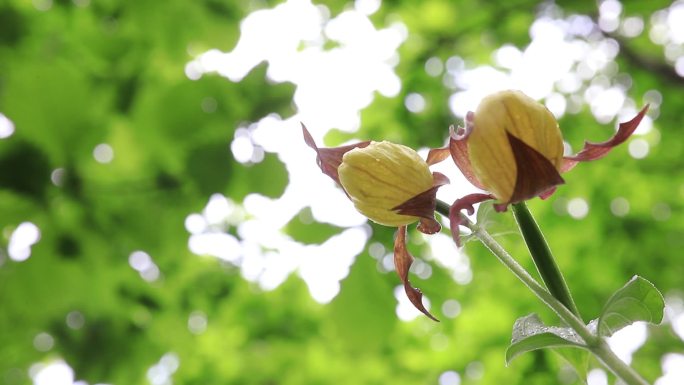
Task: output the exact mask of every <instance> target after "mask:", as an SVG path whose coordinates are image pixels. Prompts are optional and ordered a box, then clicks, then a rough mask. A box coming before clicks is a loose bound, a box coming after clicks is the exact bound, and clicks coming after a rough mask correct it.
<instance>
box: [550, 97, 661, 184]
mask: <svg viewBox="0 0 684 385" xmlns="http://www.w3.org/2000/svg"><path fill="white" fill-rule="evenodd" d="M648 107H649V105H648V104H647V105H646V106H645V107H644V108H642V109H641V111H639V113H638V114H637V115H636V116H635V117H634V118H632V120H630V121H628V122H623V123H620V125H619V127H618V131H617V132H616V133H615V135H613V137H612V138H610V139H608V140H607V141H605V142H601V143H591V142H584V148H582V151H580V152H578V153H577V154H575V155H573V156H566V157H565V158H563V164H562V165H561V172H567V171H570V170H572V169H573V168H574V167H575V166H576V165H577V163H579V162H587V161H590V160H596V159H601V158H603V157H604V156H606V155H607V154H608V153H609V152H610V150H612V149H613V147H615V146H617V145H618V144H620V143H622V142H624V141H625V140H627V138H629V137H630V136H631V135H632V134H633V133H634V131H635V130H636V129H637V127H639V123H641V119H643V118H644V116H645V115H646V112H648Z"/></svg>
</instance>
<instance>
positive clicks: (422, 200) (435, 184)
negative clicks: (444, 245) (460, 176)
mask: <svg viewBox="0 0 684 385" xmlns="http://www.w3.org/2000/svg"><path fill="white" fill-rule="evenodd" d="M448 183H449V178H447V177H446V175H444V174H442V173H439V172H433V173H432V187H431V188H430V189H428V190H425V191H423V192H422V193H420V194H418V195H416V196H414V197H413V198H410V199H409V200H407V201H406V202H404V203H402V204H400V205H397V206H395V207H392V211H396V212H397V213H398V214H401V215H410V216H414V217H420V223H419V224H418V230H419V231H420V232H422V233H425V234H434V233H436V232H438V231H439V230H441V229H442V226H441V225H440V224H439V222H437V220H435V206H436V205H437V189H439V188H440V187H441V186H444V185H445V184H448Z"/></svg>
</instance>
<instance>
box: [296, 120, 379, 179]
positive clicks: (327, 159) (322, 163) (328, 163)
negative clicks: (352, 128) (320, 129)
mask: <svg viewBox="0 0 684 385" xmlns="http://www.w3.org/2000/svg"><path fill="white" fill-rule="evenodd" d="M301 125H302V133H303V134H304V142H306V144H307V145H308V146H309V147H311V148H312V149H313V150H314V151H316V154H317V155H318V157H317V159H316V160H317V161H318V167H320V168H321V171H323V173H324V174H325V175H327V176H329V177H331V178H332V179H333V180H334V181H335V182H337V184H339V183H340V177H339V175H338V174H337V168H338V167H340V164H341V163H342V157H343V156H344V154H345V153H346V152H348V151H350V150H353V149H355V148H357V147H362V148H363V147H366V146H368V145H369V144H370V141H369V140H367V141H364V142H359V143H355V144H350V145H348V146H340V147H332V148H325V147H324V148H319V147H318V146H317V145H316V142H315V141H314V140H313V138H312V137H311V134H310V133H309V130H307V129H306V126H305V125H304V123H301Z"/></svg>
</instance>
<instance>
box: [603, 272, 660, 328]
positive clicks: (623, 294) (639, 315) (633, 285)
mask: <svg viewBox="0 0 684 385" xmlns="http://www.w3.org/2000/svg"><path fill="white" fill-rule="evenodd" d="M664 307H665V300H664V299H663V295H662V294H660V291H658V289H657V288H656V287H655V286H654V285H653V284H652V283H651V282H649V281H648V280H646V279H645V278H642V277H640V276H638V275H635V276H634V277H632V279H631V280H629V282H627V283H626V284H625V286H623V287H621V288H620V289H618V290H617V291H616V292H615V293H614V294H613V295H612V296H611V297H610V298H609V299H608V301H607V302H606V304H605V306H604V307H603V310H602V311H601V315H600V316H599V319H598V325H597V333H598V335H599V336H601V337H610V336H611V335H613V334H614V333H615V332H617V331H618V330H620V329H622V328H624V327H625V326H629V325H631V324H633V323H634V322H637V321H646V322H649V323H654V324H659V323H660V322H661V321H662V320H663V310H664Z"/></svg>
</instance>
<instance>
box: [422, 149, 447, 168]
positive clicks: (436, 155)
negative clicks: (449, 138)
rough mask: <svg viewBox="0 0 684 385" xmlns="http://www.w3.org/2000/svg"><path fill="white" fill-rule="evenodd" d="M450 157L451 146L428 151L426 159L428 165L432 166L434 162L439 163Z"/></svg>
mask: <svg viewBox="0 0 684 385" xmlns="http://www.w3.org/2000/svg"><path fill="white" fill-rule="evenodd" d="M448 157H449V147H448V146H447V147H442V148H432V149H430V151H429V152H428V155H427V159H425V162H427V164H428V165H430V166H432V165H433V164H437V163H439V162H441V161H443V160H444V159H446V158H448Z"/></svg>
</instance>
